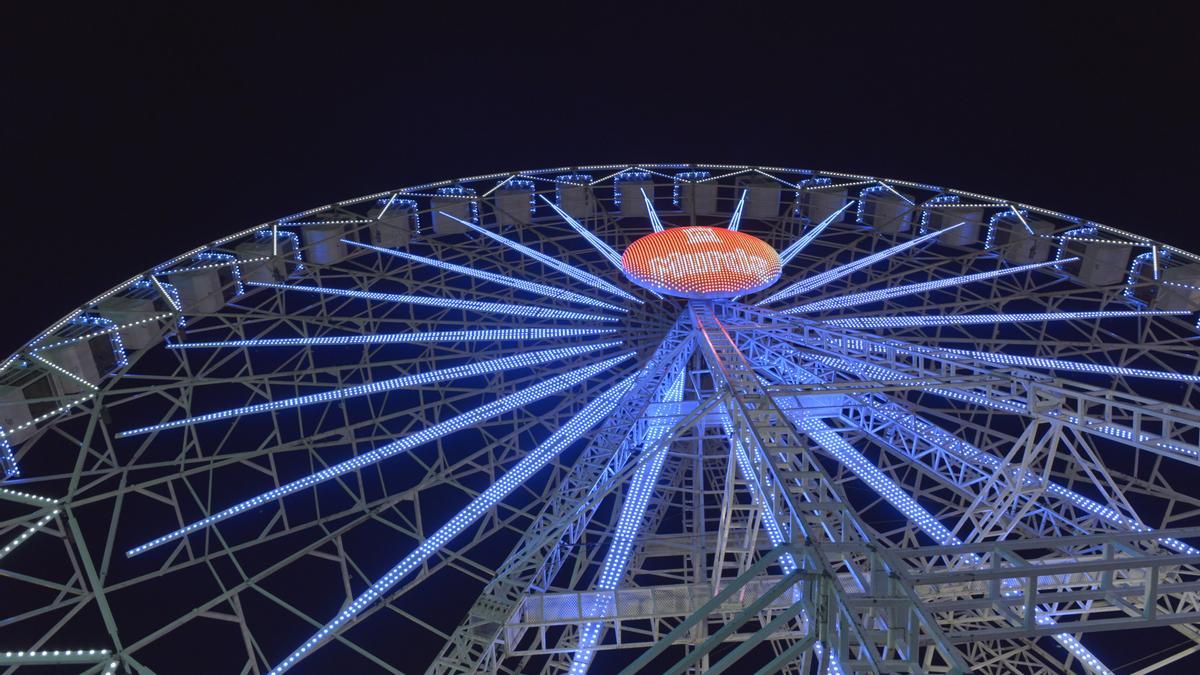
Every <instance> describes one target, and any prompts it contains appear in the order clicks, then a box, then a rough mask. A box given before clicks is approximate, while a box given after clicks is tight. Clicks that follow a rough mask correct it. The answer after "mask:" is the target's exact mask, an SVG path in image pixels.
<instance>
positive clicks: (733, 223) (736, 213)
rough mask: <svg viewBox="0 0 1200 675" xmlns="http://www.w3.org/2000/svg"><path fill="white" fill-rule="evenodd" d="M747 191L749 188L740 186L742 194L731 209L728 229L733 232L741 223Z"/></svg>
mask: <svg viewBox="0 0 1200 675" xmlns="http://www.w3.org/2000/svg"><path fill="white" fill-rule="evenodd" d="M747 192H750V188H742V196H741V197H740V198H739V199H738V203H737V207H735V208H734V209H733V216H731V217H730V218H729V229H731V230H733V231H734V232H737V229H738V228H739V227H741V225H742V210H743V209H745V208H746V193H747ZM780 257H782V256H780Z"/></svg>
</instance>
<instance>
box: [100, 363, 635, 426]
mask: <svg viewBox="0 0 1200 675" xmlns="http://www.w3.org/2000/svg"><path fill="white" fill-rule="evenodd" d="M621 344H623V341H621V340H610V341H607V342H599V343H596V344H589V345H580V346H576V347H560V348H557V349H543V350H539V351H534V352H528V353H525V354H517V355H515V356H504V357H501V358H498V359H493V360H491V361H475V362H473V363H468V364H466V365H459V366H452V367H450V368H442V369H439V370H430V371H426V372H424V373H416V374H413V375H403V376H400V377H395V378H392V379H390V380H381V381H379V382H372V383H370V384H360V385H357V386H353V387H346V388H345V389H334V390H332V391H324V392H321V393H318V394H308V395H305V396H297V397H294V398H288V399H283V400H281V401H271V402H269V403H259V404H256V405H249V406H243V407H241V408H231V409H229V410H221V411H218V412H212V413H207V414H204V415H197V416H195V417H187V418H184V419H181V420H172V421H170V422H161V423H159V424H153V425H150V426H146V427H140V428H137V429H129V430H126V431H122V432H120V433H118V434H117V438H126V437H129V436H136V435H139V434H148V433H151V432H154V431H163V430H165V429H175V428H178V427H184V426H191V425H194V424H202V423H205V422H215V421H217V420H223V419H228V418H230V417H242V416H245V415H254V414H258V413H264V412H270V411H273V410H285V409H288V408H298V407H300V406H305V405H311V404H314V403H328V402H329V401H339V400H343V399H347V398H354V397H357V396H369V395H372V394H378V393H381V392H385V391H391V390H394V389H404V388H408V387H417V386H422V385H428V384H433V383H436V382H445V381H447V380H456V379H460V378H464V377H473V376H475V375H483V374H485V373H494V372H498V371H502V370H509V369H513V368H528V367H530V366H535V365H538V364H542V363H549V362H553V361H559V360H562V359H567V358H570V357H573V356H580V355H583V354H587V353H589V352H593V351H597V350H601V349H608V348H610V347H618V346H620V345H621Z"/></svg>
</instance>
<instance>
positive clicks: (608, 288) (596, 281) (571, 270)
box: [439, 211, 642, 304]
mask: <svg viewBox="0 0 1200 675" xmlns="http://www.w3.org/2000/svg"><path fill="white" fill-rule="evenodd" d="M439 213H441V214H442V215H443V216H446V217H447V218H452V219H454V220H457V221H458V222H460V223H462V224H463V225H466V226H467V227H469V228H471V229H472V230H474V231H476V232H478V233H480V234H482V235H484V236H485V237H488V238H489V239H491V240H493V241H496V242H499V243H501V244H504V245H505V246H507V247H509V248H511V249H513V250H514V251H518V252H520V253H523V254H525V255H527V256H529V257H530V258H533V259H534V260H536V261H538V262H540V263H542V264H543V265H546V266H547V267H550V268H552V269H556V270H558V271H559V272H562V273H563V274H565V275H567V276H569V277H571V278H572V279H575V280H576V281H580V282H583V283H585V284H587V285H589V286H592V287H593V288H598V289H600V290H602V291H605V292H607V293H612V294H613V295H616V296H618V297H622V298H625V299H626V300H630V301H632V302H636V303H638V304H642V301H641V300H639V299H638V298H636V297H634V296H633V295H630V294H629V293H627V292H626V291H623V290H621V289H619V288H617V287H616V286H613V285H612V284H610V283H608V282H607V281H605V280H603V279H601V278H600V277H598V276H596V275H594V274H591V273H589V272H585V271H583V270H581V269H579V268H578V267H574V266H572V265H568V264H567V263H565V262H562V261H561V260H556V259H555V258H552V257H550V256H548V255H546V254H545V253H540V252H538V251H535V250H533V249H531V248H529V247H528V246H525V245H524V244H518V243H517V242H515V241H513V240H511V239H506V238H505V237H501V236H500V235H498V234H496V233H495V232H491V231H488V230H485V229H483V228H482V227H479V226H478V225H475V224H474V223H468V222H467V221H465V220H461V219H459V218H455V217H454V216H452V215H450V214H448V213H445V212H441V211H439Z"/></svg>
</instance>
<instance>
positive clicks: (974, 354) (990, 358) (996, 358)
mask: <svg viewBox="0 0 1200 675" xmlns="http://www.w3.org/2000/svg"><path fill="white" fill-rule="evenodd" d="M935 351H941V352H945V353H947V354H953V355H954V356H963V357H966V358H970V359H979V360H980V361H987V362H989V363H995V364H997V365H1002V366H1017V367H1019V368H1037V369H1039V370H1065V371H1072V372H1077V373H1096V374H1100V375H1118V376H1121V377H1145V378H1150V379H1155V380H1174V381H1176V382H1200V375H1185V374H1183V373H1172V372H1167V371H1165V370H1148V369H1145V368H1126V367H1122V366H1106V365H1102V364H1099V363H1084V362H1081V361H1067V360H1064V359H1045V358H1041V357H1038V356H1018V355H1015V354H998V353H996V352H979V351H970V350H966V349H947V348H939V349H937V350H935Z"/></svg>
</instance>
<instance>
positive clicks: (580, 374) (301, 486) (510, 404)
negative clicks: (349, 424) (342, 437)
mask: <svg viewBox="0 0 1200 675" xmlns="http://www.w3.org/2000/svg"><path fill="white" fill-rule="evenodd" d="M633 356H634V352H627V353H625V354H621V355H618V356H614V357H612V358H609V359H605V360H604V361H600V362H598V363H594V364H592V365H588V366H584V367H582V368H577V369H575V370H572V371H569V372H566V373H563V374H561V375H555V376H554V377H551V378H549V379H546V380H543V381H542V382H539V383H537V384H535V385H532V386H530V387H528V388H526V389H521V390H519V391H516V392H514V393H512V394H508V395H507V396H503V397H501V398H498V399H496V400H495V401H492V402H490V403H485V404H484V405H481V406H479V407H478V408H474V409H472V410H469V411H467V412H465V413H462V414H460V415H455V416H454V417H451V418H450V419H447V420H443V421H441V422H438V423H437V424H434V425H433V426H431V427H427V428H425V429H422V430H421V431H418V432H416V433H414V434H410V435H408V436H404V437H402V438H400V439H398V440H395V441H392V442H391V443H388V444H386V445H382V446H380V447H378V448H375V449H374V450H371V451H368V452H364V453H363V454H361V455H358V456H357V457H354V458H352V459H348V460H346V461H343V462H338V463H337V464H334V465H332V466H330V467H329V468H327V469H322V470H321V471H317V472H316V473H312V474H309V475H308V476H305V477H304V478H300V479H298V480H294V481H292V482H290V483H287V484H285V485H281V486H280V487H277V488H275V489H273V490H268V491H267V492H263V493H262V494H259V495H257V496H254V497H251V498H250V499H247V500H246V501H243V502H241V503H239V504H235V505H234V506H231V507H229V508H227V509H225V510H224V511H220V512H218V513H215V514H213V515H211V516H209V517H207V518H204V519H201V520H197V521H195V522H193V523H190V524H188V525H186V526H184V527H181V528H180V529H178V530H175V531H174V532H169V533H167V534H164V535H162V536H161V537H158V538H156V539H153V540H151V541H148V542H146V543H144V544H142V545H140V546H136V547H134V548H132V549H129V550H128V551H126V552H125V555H126V556H130V557H132V556H135V555H138V554H140V553H144V552H146V551H149V550H150V549H153V548H157V547H159V546H162V545H163V544H166V543H168V542H171V541H174V540H176V539H179V538H181V537H184V536H186V535H188V534H191V533H193V532H197V531H200V530H202V529H204V528H206V527H208V526H210V525H213V524H215V523H219V522H221V521H223V520H226V519H228V518H231V517H233V516H236V515H239V514H242V513H245V512H247V511H249V510H251V509H254V508H257V507H259V506H262V505H264V504H268V503H270V502H272V501H274V500H276V499H279V498H281V497H285V496H287V495H290V494H294V493H296V492H300V491H301V490H305V489H307V488H310V487H313V486H315V485H319V484H320V483H323V482H325V481H327V480H331V479H333V478H337V477H338V476H341V475H344V474H348V473H352V472H354V471H358V470H359V469H362V468H365V467H368V466H371V465H373V464H375V463H376V462H379V461H381V460H384V459H387V458H388V457H391V456H393V455H397V454H399V453H401V452H406V451H408V450H411V449H413V448H416V447H420V446H422V445H424V444H426V443H429V442H430V441H433V440H436V439H438V438H441V437H443V436H446V435H448V434H451V433H454V432H456V431H461V430H462V429H466V428H469V427H472V426H475V425H476V424H480V423H481V422H485V421H487V420H489V419H491V418H493V417H496V416H497V415H501V414H503V413H506V412H508V411H510V410H515V409H517V408H521V407H523V406H527V405H529V404H531V403H533V402H534V401H537V400H540V399H542V398H545V397H546V396H549V395H551V394H555V393H558V392H560V391H563V390H564V389H567V388H570V387H573V386H575V385H577V384H579V383H581V382H584V381H586V380H589V379H591V378H592V377H595V376H596V375H598V374H600V373H602V372H604V371H606V370H608V369H610V368H612V367H613V366H616V365H617V364H619V363H621V362H623V361H625V360H627V359H630V358H633Z"/></svg>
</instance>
